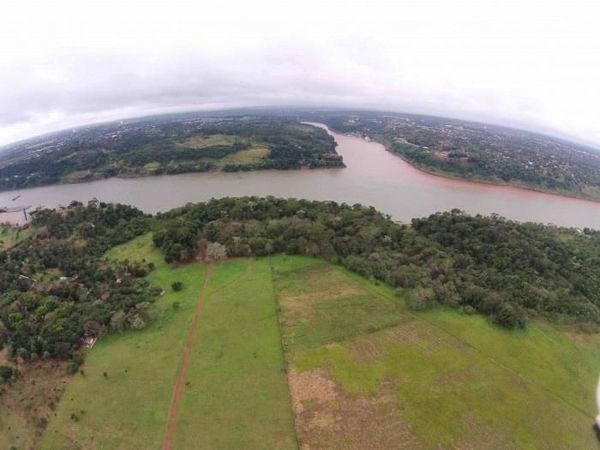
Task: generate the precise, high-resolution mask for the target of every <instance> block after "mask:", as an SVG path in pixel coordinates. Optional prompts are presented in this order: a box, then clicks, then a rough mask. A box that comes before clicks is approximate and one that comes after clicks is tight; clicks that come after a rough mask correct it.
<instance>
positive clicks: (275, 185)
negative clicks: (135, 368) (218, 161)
mask: <svg viewBox="0 0 600 450" xmlns="http://www.w3.org/2000/svg"><path fill="white" fill-rule="evenodd" d="M331 134H332V135H333V137H334V138H335V140H336V141H337V143H338V147H337V151H338V152H339V153H340V154H341V155H343V157H344V162H345V163H346V165H347V167H346V168H344V169H319V170H298V171H260V172H239V173H220V172H219V173H196V174H183V175H166V176H158V177H147V178H129V179H127V178H110V179H105V180H98V181H92V182H88V183H79V184H62V185H54V186H45V187H39V188H32V189H22V190H19V191H10V192H0V206H4V207H6V206H8V207H15V206H26V205H27V206H28V205H31V206H33V207H37V206H48V207H53V206H58V205H68V204H69V203H70V202H71V201H72V200H80V201H83V202H86V201H88V200H90V199H92V198H94V197H95V198H97V199H98V200H101V201H105V202H119V203H126V204H131V205H135V206H137V207H138V208H140V209H142V210H144V211H146V212H152V213H154V212H158V211H166V210H169V209H171V208H174V207H177V206H181V205H184V204H185V203H188V202H198V201H203V200H208V199H210V198H212V197H226V196H243V195H259V196H266V195H274V196H277V197H296V198H307V199H311V200H335V201H337V202H346V203H348V204H354V203H362V204H364V205H371V206H374V207H375V208H377V209H378V210H380V211H382V212H384V213H387V214H390V215H391V216H392V217H393V218H394V219H395V220H399V221H403V222H408V221H410V219H411V218H413V217H422V216H426V215H429V214H431V213H434V212H436V211H446V210H449V209H452V208H459V209H462V210H464V211H467V212H469V213H473V214H474V213H481V214H491V213H497V214H500V215H502V216H505V217H508V218H511V219H515V220H519V221H532V222H542V223H553V224H556V225H564V226H571V227H578V228H583V227H590V228H597V229H600V203H594V202H589V201H585V200H578V199H571V198H567V197H561V196H557V195H552V194H543V193H539V192H534V191H529V190H525V189H518V188H512V187H504V186H492V185H486V184H479V183H472V182H468V181H460V180H453V179H447V178H442V177H437V176H434V175H430V174H427V173H425V172H422V171H420V170H417V169H415V168H414V167H412V166H411V165H410V164H408V163H406V162H405V161H403V160H402V159H401V158H399V157H398V156H395V155H393V154H391V153H389V152H387V151H386V150H385V148H384V147H383V146H382V145H381V144H378V143H375V142H369V141H367V140H364V139H361V138H358V137H355V136H348V135H343V134H337V133H333V132H331ZM19 195H20V197H19V198H18V199H16V200H13V199H14V198H15V197H17V196H19ZM21 217H22V214H21V213H11V214H0V222H2V221H6V220H13V221H19V220H20V219H21Z"/></svg>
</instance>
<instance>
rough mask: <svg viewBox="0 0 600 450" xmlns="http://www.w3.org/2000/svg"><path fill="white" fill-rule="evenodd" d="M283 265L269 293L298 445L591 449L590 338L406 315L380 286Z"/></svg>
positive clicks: (596, 361)
mask: <svg viewBox="0 0 600 450" xmlns="http://www.w3.org/2000/svg"><path fill="white" fill-rule="evenodd" d="M286 259H287V260H289V259H290V258H289V257H288V258H286ZM287 264H288V265H289V263H287ZM293 264H294V266H293V267H284V266H285V264H284V265H283V266H280V268H279V270H278V271H277V273H276V278H275V280H276V283H275V285H276V287H277V289H278V291H279V295H280V302H281V306H282V311H283V318H284V319H283V322H284V324H285V328H284V329H285V331H284V337H285V343H286V345H287V347H288V349H289V352H290V354H289V360H290V362H291V368H290V373H291V376H290V384H291V390H292V397H293V402H294V405H295V412H296V417H297V419H296V426H297V428H298V435H299V439H300V441H301V442H302V443H305V444H308V445H309V446H311V447H313V446H315V447H337V448H364V447H365V446H370V445H372V446H377V447H383V448H399V447H404V448H477V449H479V448H557V449H558V448H594V446H595V445H596V443H595V438H594V436H593V434H592V432H591V423H592V420H593V417H594V415H595V404H594V403H595V397H594V396H595V383H596V379H597V368H598V367H600V351H599V350H600V343H599V341H598V340H597V339H595V340H594V339H592V340H591V341H589V342H582V343H578V339H573V338H572V337H569V336H568V335H567V334H566V333H564V332H561V331H558V330H557V329H556V328H554V327H552V326H550V325H546V324H532V325H531V326H530V327H529V328H528V329H527V330H526V331H521V332H509V331H505V330H501V329H498V328H496V327H493V326H491V325H489V324H488V322H487V321H485V320H484V319H483V318H482V317H479V316H463V315H460V314H458V313H456V312H454V311H449V310H435V311H430V312H424V313H418V314H415V313H413V312H411V311H409V310H407V309H406V307H405V306H404V302H403V300H402V299H399V298H397V297H396V296H395V295H394V293H393V291H392V290H391V289H387V288H386V287H385V286H377V285H375V284H372V283H370V282H368V281H366V280H363V279H360V278H359V277H356V276H355V275H352V274H348V273H347V272H346V271H344V270H342V269H339V268H336V267H332V266H329V265H326V264H324V263H322V262H318V261H314V262H312V263H310V264H307V265H304V266H297V264H295V263H293ZM276 265H277V264H276ZM324 280H327V283H323V281H324ZM366 305H368V308H367V306H366ZM327 324H329V325H331V327H328V326H327ZM313 332H314V333H313ZM307 385H308V386H312V389H313V391H314V392H316V394H314V393H310V392H308V393H307V391H306V389H303V387H304V386H307ZM315 386H319V387H320V389H315ZM358 424H362V428H361V427H359V426H358ZM365 430H367V431H365Z"/></svg>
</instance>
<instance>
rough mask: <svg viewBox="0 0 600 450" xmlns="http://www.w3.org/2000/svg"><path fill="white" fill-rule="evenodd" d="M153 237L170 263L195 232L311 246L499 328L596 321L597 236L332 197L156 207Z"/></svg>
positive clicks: (233, 249)
mask: <svg viewBox="0 0 600 450" xmlns="http://www.w3.org/2000/svg"><path fill="white" fill-rule="evenodd" d="M154 230H155V233H154V242H155V244H156V245H157V246H158V247H160V248H162V249H163V250H164V252H165V256H166V258H167V260H168V261H178V260H186V259H190V258H192V257H193V256H194V254H195V253H196V251H197V246H198V242H200V240H201V238H204V239H208V240H209V241H212V242H219V243H221V244H223V245H225V247H226V251H227V253H228V255H230V256H249V255H257V256H262V255H268V254H271V253H280V252H285V253H290V254H292V253H293V254H308V255H314V256H319V257H323V258H326V259H329V260H331V261H336V262H339V263H341V264H343V265H344V266H346V267H348V268H349V269H351V270H353V271H356V272H358V273H360V274H362V275H365V276H369V277H374V278H376V279H379V280H382V281H385V282H387V283H389V284H391V285H393V286H396V287H398V288H401V289H410V290H411V294H410V298H411V302H412V303H413V305H414V306H415V307H421V308H422V307H429V306H433V305H436V304H442V305H448V306H451V307H457V308H462V309H464V310H466V311H478V312H480V313H482V314H485V315H488V316H489V317H491V318H492V320H493V321H495V322H496V323H498V324H500V325H503V326H506V327H519V326H523V325H524V324H525V321H526V320H527V318H528V317H530V316H539V315H542V316H546V317H551V318H553V319H555V320H569V321H576V322H579V323H593V324H599V323H600V309H599V307H600V264H598V263H599V262H600V235H598V234H597V233H593V232H587V233H581V232H578V231H577V230H569V229H563V228H556V227H551V226H543V225H536V224H519V223H516V222H512V221H509V220H505V219H503V218H501V217H498V216H491V217H484V216H469V215H465V214H463V213H461V212H460V211H457V210H454V211H451V212H446V213H439V214H434V215H432V216H430V217H427V218H423V219H415V220H413V222H412V225H411V226H408V225H401V224H397V223H394V222H393V221H392V220H391V219H390V218H389V217H387V216H385V215H383V214H381V213H379V212H377V211H376V210H374V209H373V208H367V207H363V206H360V205H354V206H348V205H339V204H336V203H333V202H311V201H307V200H294V199H291V200H282V199H275V198H266V199H265V198H254V197H250V198H242V199H230V198H226V199H221V200H212V201H210V202H208V203H202V204H197V205H190V206H187V207H184V208H181V209H177V210H173V211H171V212H169V213H166V214H162V215H159V217H158V218H157V221H156V223H155V224H154Z"/></svg>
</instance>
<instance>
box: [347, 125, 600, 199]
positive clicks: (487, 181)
mask: <svg viewBox="0 0 600 450" xmlns="http://www.w3.org/2000/svg"><path fill="white" fill-rule="evenodd" d="M335 132H336V133H340V132H339V131H335ZM346 135H347V136H353V137H356V138H359V139H365V140H366V138H368V139H369V140H370V141H371V142H377V143H379V144H381V145H382V146H383V147H384V148H385V150H386V151H387V152H389V153H391V154H392V155H394V156H397V157H399V158H400V159H402V161H404V162H405V163H407V164H409V165H410V166H412V167H414V168H415V169H417V170H419V171H421V172H423V173H426V174H428V175H432V176H435V177H441V178H446V179H450V180H457V181H463V182H471V183H473V184H475V185H487V186H497V187H503V188H513V189H522V190H526V191H531V192H538V193H541V194H546V195H553V196H557V197H562V198H565V197H566V198H569V199H574V200H581V201H584V202H590V203H594V204H600V197H599V198H595V197H589V196H585V195H582V194H579V193H577V192H571V191H556V190H551V189H544V188H542V187H540V186H534V185H529V184H524V183H519V182H505V181H503V180H500V179H497V178H494V179H491V178H475V177H469V176H461V175H459V174H456V173H453V172H447V171H443V170H436V169H434V168H431V167H429V166H426V165H424V164H418V163H415V162H414V161H411V160H410V159H408V158H406V157H405V156H404V155H403V154H402V153H399V152H397V151H395V150H393V149H392V148H391V145H390V142H389V141H388V140H387V139H384V138H380V137H378V136H363V135H361V134H354V133H349V134H346ZM367 142H369V141H367Z"/></svg>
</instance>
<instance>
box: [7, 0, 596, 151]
mask: <svg viewBox="0 0 600 450" xmlns="http://www.w3.org/2000/svg"><path fill="white" fill-rule="evenodd" d="M599 23H600V2H598V1H597V0H595V1H588V0H568V1H563V0H560V1H555V0H543V1H538V0H519V1H513V0H504V1H496V0H494V1H490V0H414V1H413V0H408V1H403V0H395V1H389V2H388V1H378V0H371V1H354V0H344V1H326V0H320V1H315V0H295V1H291V2H288V1H285V0H279V1H271V0H252V1H249V0H246V1H231V0H209V1H200V0H195V1H183V0H169V1H152V0H144V1H137V0H136V1H128V0H118V1H117V0H103V1H86V0H78V1H71V0H53V1H47V0H45V1H31V0H18V1H14V0H2V2H1V4H0V145H3V144H7V143H9V142H12V141H16V140H19V139H24V138H27V137H31V136H34V135H37V134H42V133H45V132H49V131H55V130H58V129H63V128H68V127H73V126H76V125H82V124H87V123H95V122H102V121H107V120H112V119H120V118H126V117H135V116H140V115H147V114H154V113H161V112H172V111H187V110H194V109H202V110H205V109H221V108H228V107H239V106H270V105H275V106H278V105H282V106H283V105H299V106H304V105H306V106H320V107H349V108H368V109H382V110H390V111H403V112H415V113H425V114H433V115H443V116H450V117H457V118H464V119H470V120H477V121H483V122H490V123H497V124H501V125H508V126H514V127H518V128H526V129H531V130H534V131H541V132H546V133H550V134H555V135H559V136H565V137H570V138H572V139H575V140H578V141H581V142H585V143H590V144H592V145H595V146H598V147H600V26H599V25H598V24H599Z"/></svg>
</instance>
